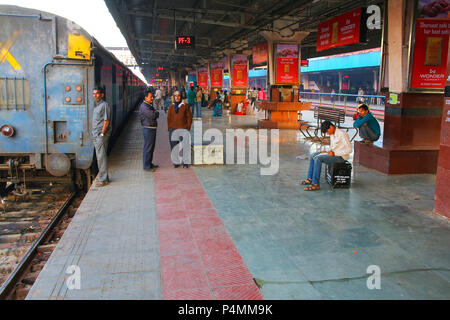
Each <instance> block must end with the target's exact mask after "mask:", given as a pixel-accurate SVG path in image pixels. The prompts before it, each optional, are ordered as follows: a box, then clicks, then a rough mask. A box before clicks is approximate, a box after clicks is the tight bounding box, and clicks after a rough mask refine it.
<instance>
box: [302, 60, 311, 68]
mask: <svg viewBox="0 0 450 320" xmlns="http://www.w3.org/2000/svg"><path fill="white" fill-rule="evenodd" d="M300 66H302V67H309V60H307V59H302V60H300Z"/></svg>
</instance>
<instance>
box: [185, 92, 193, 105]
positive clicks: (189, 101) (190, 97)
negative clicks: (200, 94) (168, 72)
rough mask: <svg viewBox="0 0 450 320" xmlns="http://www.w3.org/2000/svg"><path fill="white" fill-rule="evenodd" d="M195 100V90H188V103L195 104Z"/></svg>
mask: <svg viewBox="0 0 450 320" xmlns="http://www.w3.org/2000/svg"><path fill="white" fill-rule="evenodd" d="M194 102H195V92H194V91H192V90H188V92H187V103H189V104H194Z"/></svg>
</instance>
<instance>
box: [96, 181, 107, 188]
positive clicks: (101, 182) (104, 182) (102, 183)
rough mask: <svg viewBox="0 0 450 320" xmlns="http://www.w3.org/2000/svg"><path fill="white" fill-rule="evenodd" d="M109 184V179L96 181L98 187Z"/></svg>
mask: <svg viewBox="0 0 450 320" xmlns="http://www.w3.org/2000/svg"><path fill="white" fill-rule="evenodd" d="M107 184H108V181H97V182H96V183H95V186H96V187H104V186H106V185H107Z"/></svg>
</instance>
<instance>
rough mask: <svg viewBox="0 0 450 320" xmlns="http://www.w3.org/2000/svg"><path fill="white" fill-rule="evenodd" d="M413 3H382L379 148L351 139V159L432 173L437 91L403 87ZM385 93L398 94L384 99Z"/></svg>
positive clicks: (440, 100) (438, 127)
mask: <svg viewBox="0 0 450 320" xmlns="http://www.w3.org/2000/svg"><path fill="white" fill-rule="evenodd" d="M412 5H413V2H411V1H408V0H390V1H388V26H387V27H388V47H389V57H388V59H389V63H388V74H389V80H388V84H389V91H390V92H389V93H388V94H386V104H385V120H384V133H383V142H382V146H381V147H378V146H368V145H364V144H361V143H359V142H355V161H356V162H357V163H360V164H362V165H364V166H366V167H369V168H373V169H375V170H378V171H381V172H383V173H386V174H407V173H411V174H414V173H416V174H417V173H436V170H437V160H438V154H439V140H440V134H441V119H442V105H443V95H442V94H437V93H431V94H425V93H413V92H410V91H408V72H410V71H408V61H409V59H408V51H409V38H410V36H411V35H410V23H411V21H412V19H411V15H412V14H413V10H412V7H411V6H412ZM390 94H394V95H396V97H398V99H397V100H398V101H397V103H390V101H389V97H390Z"/></svg>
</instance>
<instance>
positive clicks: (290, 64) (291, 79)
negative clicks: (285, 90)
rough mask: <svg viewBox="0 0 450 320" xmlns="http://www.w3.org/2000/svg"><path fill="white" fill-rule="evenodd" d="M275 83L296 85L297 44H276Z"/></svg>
mask: <svg viewBox="0 0 450 320" xmlns="http://www.w3.org/2000/svg"><path fill="white" fill-rule="evenodd" d="M275 52H276V57H277V70H276V71H277V75H276V82H277V83H293V84H295V83H298V44H277V45H276V51H275Z"/></svg>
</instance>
